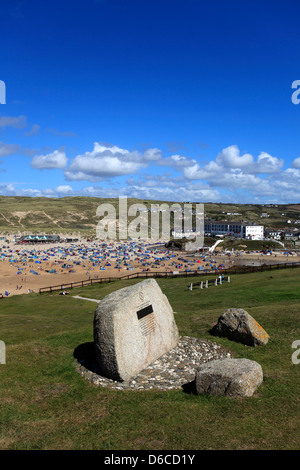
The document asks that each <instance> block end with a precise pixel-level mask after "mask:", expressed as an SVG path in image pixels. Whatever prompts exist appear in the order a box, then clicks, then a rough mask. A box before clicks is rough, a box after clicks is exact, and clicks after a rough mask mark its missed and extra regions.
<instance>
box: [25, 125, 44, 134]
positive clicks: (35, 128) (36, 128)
mask: <svg viewBox="0 0 300 470" xmlns="http://www.w3.org/2000/svg"><path fill="white" fill-rule="evenodd" d="M40 128H41V127H40V126H39V125H38V124H34V125H33V126H32V128H31V129H30V131H29V132H25V134H24V135H25V136H26V137H31V136H33V135H37V134H38V133H39V132H40Z"/></svg>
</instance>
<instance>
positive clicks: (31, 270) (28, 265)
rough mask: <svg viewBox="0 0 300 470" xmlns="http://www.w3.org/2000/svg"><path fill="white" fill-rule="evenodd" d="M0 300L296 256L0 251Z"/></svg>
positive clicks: (142, 248) (150, 248)
mask: <svg viewBox="0 0 300 470" xmlns="http://www.w3.org/2000/svg"><path fill="white" fill-rule="evenodd" d="M0 250H1V251H0V294H2V295H3V296H4V297H8V296H12V295H17V294H24V293H30V292H39V289H40V288H41V287H48V286H55V285H64V284H68V283H71V282H76V281H82V280H86V279H100V278H107V277H111V278H113V277H115V278H117V277H120V276H125V275H126V274H131V273H137V272H165V271H167V272H182V271H196V270H198V271H200V272H215V271H218V270H220V269H222V268H228V267H232V266H240V265H248V266H249V265H250V266H259V265H261V264H277V263H286V262H289V263H290V262H300V256H299V255H298V254H296V253H292V252H290V253H287V252H284V251H276V252H272V253H268V254H263V253H261V252H250V253H246V252H230V253H229V252H223V251H221V250H218V251H217V252H216V253H214V254H211V253H198V254H194V255H193V254H191V253H190V252H188V253H185V252H182V251H172V250H169V249H166V248H165V246H164V243H162V242H161V243H157V244H154V243H153V241H151V242H150V241H149V242H147V241H141V240H138V241H128V242H111V243H110V242H101V241H97V242H88V241H85V240H81V241H79V242H78V243H56V244H35V245H31V244H30V245H28V244H18V243H15V242H10V243H5V242H4V243H2V244H1V245H0Z"/></svg>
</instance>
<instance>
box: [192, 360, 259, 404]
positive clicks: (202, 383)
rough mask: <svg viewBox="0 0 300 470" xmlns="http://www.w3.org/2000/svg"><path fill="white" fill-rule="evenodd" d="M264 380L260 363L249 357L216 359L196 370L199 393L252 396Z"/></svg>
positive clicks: (197, 390)
mask: <svg viewBox="0 0 300 470" xmlns="http://www.w3.org/2000/svg"><path fill="white" fill-rule="evenodd" d="M262 381H263V372H262V368H261V366H260V364H258V363H257V362H255V361H251V360H249V359H216V360H213V361H209V362H207V363H205V364H202V365H201V366H200V367H198V369H197V371H196V378H195V384H196V392H197V394H198V395H207V394H208V395H214V396H228V397H242V396H245V397H250V396H252V395H253V393H254V392H255V390H256V389H257V387H258V386H259V385H260V384H261V383H262Z"/></svg>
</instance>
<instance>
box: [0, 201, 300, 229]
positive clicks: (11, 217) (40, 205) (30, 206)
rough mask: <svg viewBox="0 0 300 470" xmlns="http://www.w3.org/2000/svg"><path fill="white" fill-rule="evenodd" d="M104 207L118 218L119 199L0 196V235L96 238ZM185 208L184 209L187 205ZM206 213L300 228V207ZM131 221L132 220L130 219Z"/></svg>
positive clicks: (227, 207)
mask: <svg viewBox="0 0 300 470" xmlns="http://www.w3.org/2000/svg"><path fill="white" fill-rule="evenodd" d="M104 203H111V204H113V205H114V206H115V208H116V213H117V217H118V206H119V200H118V199H101V198H93V197H64V198H60V199H57V198H31V197H13V196H0V233H2V234H14V233H19V234H20V233H28V232H31V233H62V234H63V233H77V234H81V235H86V236H93V235H95V229H96V226H97V223H98V221H99V217H98V216H97V215H96V210H97V207H98V206H99V205H100V204H104ZM127 203H128V207H129V206H130V205H132V204H138V205H139V204H143V205H144V206H146V207H147V208H148V209H150V208H151V204H163V203H165V204H169V205H171V204H172V203H173V202H166V201H154V200H153V201H151V200H138V199H131V198H128V200H127ZM181 206H182V207H183V204H181ZM194 207H195V204H194ZM204 209H205V217H206V218H213V219H215V220H229V221H247V222H253V223H257V224H259V225H264V226H265V227H273V228H283V227H287V228H291V227H293V228H294V227H299V228H300V224H295V225H293V224H289V223H288V220H291V221H292V222H293V221H298V220H300V204H290V205H259V204H257V205H256V204H221V203H218V204H217V203H205V205H204ZM133 218H134V217H133ZM128 219H129V220H130V218H128ZM149 225H150V218H149ZM171 226H172V217H171Z"/></svg>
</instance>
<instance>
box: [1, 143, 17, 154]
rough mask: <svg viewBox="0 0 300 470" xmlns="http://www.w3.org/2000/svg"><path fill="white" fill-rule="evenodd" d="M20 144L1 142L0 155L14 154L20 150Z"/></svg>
mask: <svg viewBox="0 0 300 470" xmlns="http://www.w3.org/2000/svg"><path fill="white" fill-rule="evenodd" d="M19 148H20V146H19V145H14V144H4V143H3V142H0V157H6V156H7V155H12V154H13V153H16V152H17V151H18V150H19Z"/></svg>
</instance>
